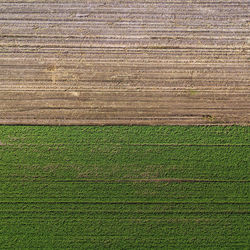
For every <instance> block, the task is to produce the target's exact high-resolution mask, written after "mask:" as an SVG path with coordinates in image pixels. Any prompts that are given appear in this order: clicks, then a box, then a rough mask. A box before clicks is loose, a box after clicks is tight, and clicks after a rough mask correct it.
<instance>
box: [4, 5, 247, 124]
mask: <svg viewBox="0 0 250 250" xmlns="http://www.w3.org/2000/svg"><path fill="white" fill-rule="evenodd" d="M0 9H1V13H0V124H50V125H51V124H55V125H88V124H89V125H91V124H92V125H105V124H128V125H132V124H139V125H143V124H145V125H150V124H152V125H158V124H166V125H167V124H168V125H170V124H180V125H191V124H193V125H199V124H204V125H205V124H211V125H213V124H220V125H229V124H241V125H249V117H250V116H249V111H250V106H249V92H250V91H249V90H250V87H249V61H248V52H249V35H248V29H249V26H248V25H249V23H248V15H249V14H248V9H247V1H242V0H233V1H230V2H227V1H220V2H215V1H203V0H202V1H188V2H185V1H184V2H183V1H179V2H178V1H172V0H170V1H166V2H164V1H159V0H156V1H148V0H146V1H145V0H143V1H142V0H137V1H127V0H125V1H115V0H110V1H104V0H98V1H84V3H83V1H79V0H78V1H77V0H75V1H69V0H63V1H60V3H58V1H52V0H49V1H47V0H46V1H45V0H41V1H39V3H37V2H35V1H19V0H18V1H15V2H13V1H12V2H10V3H8V2H6V1H2V0H1V1H0Z"/></svg>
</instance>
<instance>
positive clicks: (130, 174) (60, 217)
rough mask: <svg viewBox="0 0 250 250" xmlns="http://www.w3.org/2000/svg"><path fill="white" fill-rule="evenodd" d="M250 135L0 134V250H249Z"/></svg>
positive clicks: (89, 130)
mask: <svg viewBox="0 0 250 250" xmlns="http://www.w3.org/2000/svg"><path fill="white" fill-rule="evenodd" d="M249 138H250V127H240V126H231V127H217V126H211V127H209V126H200V127H195V126H185V127H182V126H155V127H152V126H131V127H130V126H104V127H98V126H97V127H95V126H94V127H93V126H80V127H57V126H54V127H53V126H52V127H49V126H0V248H1V249H5V248H10V249H16V248H19V249H27V248H48V249H56V248H60V249H78V248H80V249H105V248H106V249H217V248H218V249H222V248H223V249H249V246H250V242H249V229H250V227H249V214H250V206H249V205H250V200H249V190H250V178H249V172H250V164H249V162H250V161H249V155H250V142H249Z"/></svg>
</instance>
